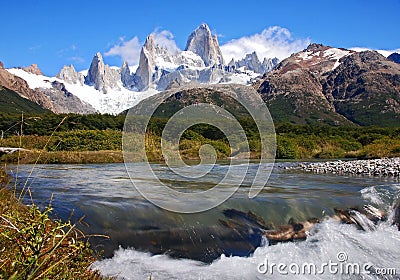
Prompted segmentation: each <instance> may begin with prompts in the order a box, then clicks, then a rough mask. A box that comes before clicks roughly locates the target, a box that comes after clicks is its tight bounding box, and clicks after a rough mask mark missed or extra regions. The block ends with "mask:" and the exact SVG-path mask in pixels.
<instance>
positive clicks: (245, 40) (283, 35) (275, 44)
mask: <svg viewBox="0 0 400 280" xmlns="http://www.w3.org/2000/svg"><path fill="white" fill-rule="evenodd" d="M309 44H310V39H308V38H307V39H296V40H295V39H293V38H292V34H291V33H290V31H289V30H288V29H286V28H283V27H279V26H272V27H269V28H268V29H264V30H263V31H262V32H261V33H257V34H254V35H252V36H247V37H241V38H239V39H234V40H231V41H229V42H227V43H226V44H224V45H222V46H221V51H222V54H223V56H224V59H225V61H226V62H229V61H230V60H231V59H232V58H234V59H235V60H239V59H242V58H244V57H245V55H246V54H248V53H252V52H253V51H255V52H256V53H257V56H258V58H259V59H260V60H262V59H264V57H267V58H273V57H277V58H279V59H281V60H282V59H284V58H286V57H288V56H290V55H291V54H292V53H294V52H298V51H301V50H303V49H304V48H306V47H307V46H308V45H309Z"/></svg>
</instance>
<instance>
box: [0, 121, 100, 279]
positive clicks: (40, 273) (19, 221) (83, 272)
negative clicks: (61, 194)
mask: <svg viewBox="0 0 400 280" xmlns="http://www.w3.org/2000/svg"><path fill="white" fill-rule="evenodd" d="M64 120H65V118H64V119H63V120H62V121H61V123H62V122H63V121H64ZM23 123H24V121H23V115H22V117H21V128H20V129H21V130H20V141H19V143H20V144H21V143H22V141H21V139H22V134H23V133H22V125H23ZM61 123H60V124H59V125H58V126H57V127H56V128H55V129H54V131H53V133H54V132H55V131H56V130H57V128H58V127H59V126H60V125H61ZM52 135H53V134H52ZM52 135H51V136H52ZM51 136H50V138H49V139H48V141H47V142H46V143H45V145H44V147H43V150H44V149H45V148H46V146H47V145H48V143H49V141H50V139H51ZM41 155H42V153H39V154H38V155H37V159H36V161H35V165H36V164H37V163H38V161H39V160H40V157H41ZM19 156H20V153H18V159H17V162H18V163H19ZM35 165H33V166H32V169H31V171H30V173H29V176H28V178H29V177H30V176H31V175H32V173H33V170H34V168H35ZM18 166H19V165H17V168H18ZM18 179H19V178H18V169H17V173H16V177H15V184H14V186H13V187H12V189H10V186H9V181H8V177H7V174H6V172H5V170H4V168H3V167H2V168H0V252H1V254H0V279H100V276H99V274H97V273H96V272H93V271H91V270H90V269H89V266H90V265H91V263H92V262H93V261H94V260H95V258H94V255H93V252H92V250H91V249H90V246H89V243H88V236H85V235H84V234H83V233H82V232H81V231H80V230H78V229H77V228H76V225H75V224H72V223H71V222H70V221H66V222H65V221H62V220H59V219H51V218H50V215H51V214H52V211H53V208H52V205H51V201H52V199H50V203H49V204H48V205H47V206H46V207H45V209H44V210H40V209H39V207H38V206H37V205H36V204H35V203H34V202H33V199H32V194H31V192H30V186H28V179H27V180H26V181H25V183H24V184H23V187H22V190H21V191H20V194H19V195H17V180H18ZM26 193H28V194H29V195H30V198H31V205H30V206H25V205H23V204H22V200H23V198H24V196H25V195H26Z"/></svg>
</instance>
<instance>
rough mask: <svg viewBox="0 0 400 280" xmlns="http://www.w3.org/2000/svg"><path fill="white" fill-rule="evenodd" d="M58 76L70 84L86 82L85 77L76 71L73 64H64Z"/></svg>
mask: <svg viewBox="0 0 400 280" xmlns="http://www.w3.org/2000/svg"><path fill="white" fill-rule="evenodd" d="M56 77H57V78H59V79H61V80H63V81H66V82H67V83H70V84H80V85H83V84H84V82H85V77H84V76H83V75H82V74H81V73H78V72H76V70H75V68H74V66H73V65H72V64H71V65H70V66H64V67H63V68H62V69H61V71H60V73H58V74H57V76H56Z"/></svg>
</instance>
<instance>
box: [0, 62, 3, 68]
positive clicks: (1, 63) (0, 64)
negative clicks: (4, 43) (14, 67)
mask: <svg viewBox="0 0 400 280" xmlns="http://www.w3.org/2000/svg"><path fill="white" fill-rule="evenodd" d="M0 69H4V64H3V62H1V61H0Z"/></svg>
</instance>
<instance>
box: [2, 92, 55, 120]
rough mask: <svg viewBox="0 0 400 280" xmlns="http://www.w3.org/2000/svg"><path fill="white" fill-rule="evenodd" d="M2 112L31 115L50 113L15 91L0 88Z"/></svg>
mask: <svg viewBox="0 0 400 280" xmlns="http://www.w3.org/2000/svg"><path fill="white" fill-rule="evenodd" d="M0 112H2V113H10V114H15V113H22V112H24V113H30V114H43V113H46V112H47V113H48V112H50V111H49V110H46V109H43V108H42V107H40V106H39V105H38V104H36V103H34V102H32V101H30V100H29V99H26V98H23V97H21V96H20V95H19V94H18V93H16V92H15V91H12V90H10V89H8V88H5V87H2V86H0Z"/></svg>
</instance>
